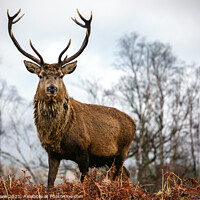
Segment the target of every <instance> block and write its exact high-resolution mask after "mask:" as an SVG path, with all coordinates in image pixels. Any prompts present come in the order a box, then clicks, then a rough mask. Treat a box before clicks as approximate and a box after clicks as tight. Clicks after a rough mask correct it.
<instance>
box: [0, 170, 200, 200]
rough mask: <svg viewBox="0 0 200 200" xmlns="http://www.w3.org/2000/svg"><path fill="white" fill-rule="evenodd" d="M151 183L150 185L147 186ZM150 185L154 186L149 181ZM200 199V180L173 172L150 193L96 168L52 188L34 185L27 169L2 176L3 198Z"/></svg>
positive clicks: (165, 175)
mask: <svg viewBox="0 0 200 200" xmlns="http://www.w3.org/2000/svg"><path fill="white" fill-rule="evenodd" d="M145 187H147V185H146V186H145ZM148 187H151V185H150V184H149V185H148ZM47 198H48V199H88V200H89V199H91V200H92V199H101V200H104V199H117V200H118V199H152V200H154V199H159V200H160V199H163V200H164V199H200V183H199V181H197V180H196V179H195V178H185V179H181V178H179V177H178V176H177V175H176V174H174V173H173V172H167V173H165V174H163V175H162V184H161V188H160V191H159V192H157V193H148V192H147V191H146V190H145V189H144V186H143V185H141V184H139V183H133V182H128V181H122V180H118V181H110V179H109V173H108V172H105V171H102V170H98V169H94V170H93V172H92V173H91V174H90V175H88V176H87V177H86V178H85V181H84V182H83V183H80V181H78V180H75V181H73V182H70V181H69V180H68V179H66V178H64V177H63V182H62V183H61V184H59V185H57V186H56V187H53V188H51V189H48V188H47V187H45V185H44V184H43V183H40V184H37V185H34V184H33V183H32V181H31V177H30V176H27V175H26V171H23V173H22V175H21V177H19V178H18V179H15V175H10V174H9V175H8V177H1V181H0V199H47Z"/></svg>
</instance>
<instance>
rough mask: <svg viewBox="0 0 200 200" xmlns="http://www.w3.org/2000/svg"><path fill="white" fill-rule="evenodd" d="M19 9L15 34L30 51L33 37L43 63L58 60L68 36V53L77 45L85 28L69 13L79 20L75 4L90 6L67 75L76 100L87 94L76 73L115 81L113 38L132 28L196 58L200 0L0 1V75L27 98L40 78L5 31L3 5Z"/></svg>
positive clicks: (179, 53)
mask: <svg viewBox="0 0 200 200" xmlns="http://www.w3.org/2000/svg"><path fill="white" fill-rule="evenodd" d="M19 8H21V10H22V11H21V14H23V13H25V16H24V17H23V18H22V19H21V20H20V21H19V22H18V23H17V24H15V25H14V26H13V32H14V35H15V37H16V38H17V40H18V42H19V43H20V45H21V46H22V47H23V48H24V49H25V50H26V51H27V52H29V53H31V54H34V53H33V52H32V50H31V48H30V46H29V39H31V40H32V43H33V44H34V46H35V47H36V49H37V50H38V51H39V52H40V53H41V54H42V56H43V58H44V61H45V62H47V63H55V62H57V59H58V56H59V54H60V52H61V51H62V50H63V49H64V48H65V46H66V45H67V43H68V40H69V39H70V38H71V39H72V43H71V46H70V49H69V51H68V53H67V54H68V55H69V56H70V55H72V54H73V53H74V52H76V51H77V50H78V49H79V47H80V45H81V44H82V41H83V39H84V36H85V30H84V29H83V28H81V27H79V26H77V25H76V24H75V23H74V22H73V21H72V20H71V17H76V18H77V19H78V20H79V17H78V14H77V12H76V9H77V8H78V9H79V11H80V12H81V14H82V15H83V16H84V17H85V18H89V17H90V12H91V11H92V13H93V20H92V31H91V38H90V41H89V44H88V46H87V48H86V49H85V51H84V52H83V53H82V55H81V56H80V57H79V58H78V59H77V60H78V67H77V69H76V70H75V72H74V73H73V74H70V75H69V76H66V77H65V83H66V87H67V89H68V92H69V94H70V95H71V96H73V97H74V98H76V99H77V100H81V101H85V99H86V98H84V95H86V94H85V93H83V92H82V91H81V90H80V89H78V88H77V87H75V86H74V83H78V82H79V78H80V77H81V78H84V77H96V78H101V82H102V83H103V84H104V85H105V86H106V85H109V84H110V83H111V82H114V81H116V79H117V77H118V75H119V72H116V71H114V69H113V67H112V64H113V63H114V62H115V59H116V57H115V53H116V51H117V40H118V39H119V38H120V37H122V36H123V35H125V34H128V33H131V32H133V31H134V32H137V33H138V34H140V35H141V36H144V37H146V38H147V40H148V41H155V40H156V41H157V40H159V41H160V42H163V43H167V44H170V45H171V46H172V48H173V52H174V54H175V55H177V56H178V58H179V59H180V60H183V61H186V62H187V63H189V64H191V63H197V64H199V63H200V55H199V54H200V22H199V21H200V1H199V0H121V1H120V0H101V1H94V0H93V1H92V0H84V1H83V0H82V1H81V0H71V1H69V0H0V59H1V65H0V66H1V73H0V79H4V80H6V81H7V82H8V84H11V85H15V86H16V87H17V90H18V91H19V93H20V95H22V96H23V97H25V98H26V99H28V100H32V99H33V96H34V93H35V90H36V86H37V82H38V78H37V77H36V76H35V75H33V74H30V73H29V72H28V71H26V68H25V66H24V64H23V60H24V59H26V58H25V57H24V56H23V55H22V54H21V53H19V52H18V50H17V49H16V48H15V46H14V45H13V43H12V41H11V39H10V38H9V36H8V31H7V23H8V22H7V14H6V12H7V9H9V12H10V15H13V14H14V13H16V12H17V11H18V10H19ZM80 21H81V20H80ZM26 60H28V59H26Z"/></svg>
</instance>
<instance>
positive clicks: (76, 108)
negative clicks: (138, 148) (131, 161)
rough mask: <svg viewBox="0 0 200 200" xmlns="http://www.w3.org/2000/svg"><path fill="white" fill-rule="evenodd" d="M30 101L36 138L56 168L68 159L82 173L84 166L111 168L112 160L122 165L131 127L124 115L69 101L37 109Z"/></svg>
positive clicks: (130, 135)
mask: <svg viewBox="0 0 200 200" xmlns="http://www.w3.org/2000/svg"><path fill="white" fill-rule="evenodd" d="M34 102H35V124H36V127H37V132H38V136H39V138H40V141H41V143H42V146H43V147H44V148H45V149H46V151H47V152H48V155H49V157H52V159H54V160H57V161H56V162H57V165H58V166H59V163H60V160H62V159H68V160H72V161H74V162H76V163H77V164H78V165H79V168H80V170H81V171H82V173H83V174H85V173H86V172H87V171H88V167H94V166H96V167H100V166H104V165H108V166H109V167H111V165H112V163H113V161H114V159H117V160H119V161H118V162H120V161H121V162H123V161H124V159H125V158H126V156H127V153H128V150H129V146H130V144H131V141H132V139H133V136H134V133H135V124H134V121H133V120H132V119H131V118H130V117H129V116H128V115H126V114H125V113H123V112H120V111H118V110H116V109H114V108H110V107H105V106H98V105H91V104H83V103H80V102H78V101H76V100H74V99H70V98H68V100H67V101H66V102H63V104H60V103H58V104H59V106H58V105H54V104H56V103H52V102H50V104H49V105H45V106H44V104H43V105H42V104H41V105H42V107H41V105H40V106H39V105H38V103H36V102H37V101H36V100H34ZM66 105H67V106H66ZM53 107H55V109H52V108H53ZM58 107H59V108H58ZM38 110H39V112H38ZM52 110H54V111H53V112H52ZM40 113H45V115H40ZM60 121H62V123H60ZM57 165H56V166H55V170H57V169H58V166H57ZM52 173H53V172H51V175H52ZM56 173H57V171H56ZM51 184H52V183H51V182H49V185H51Z"/></svg>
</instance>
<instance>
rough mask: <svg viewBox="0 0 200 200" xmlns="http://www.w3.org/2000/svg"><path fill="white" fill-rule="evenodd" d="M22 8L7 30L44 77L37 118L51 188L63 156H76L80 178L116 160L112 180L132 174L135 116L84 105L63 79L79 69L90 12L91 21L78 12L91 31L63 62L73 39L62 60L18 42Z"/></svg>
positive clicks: (30, 67) (36, 102)
mask: <svg viewBox="0 0 200 200" xmlns="http://www.w3.org/2000/svg"><path fill="white" fill-rule="evenodd" d="M19 12H20V11H19ZM19 12H18V13H16V14H15V15H14V16H13V17H10V16H9V14H8V18H9V24H8V30H9V34H10V37H11V39H12V40H13V42H14V44H15V46H16V47H17V48H18V50H19V51H20V52H21V53H22V54H24V55H25V56H27V57H28V58H30V59H32V60H33V61H34V62H36V63H38V64H39V65H36V64H34V63H32V62H29V61H24V63H25V66H26V68H27V70H28V71H29V72H31V73H35V74H36V75H38V77H39V78H40V81H39V84H38V88H37V91H36V94H35V97H34V119H35V125H36V128H37V133H38V137H39V139H40V141H41V144H42V146H43V147H44V148H45V150H46V151H47V153H48V158H49V175H48V186H52V185H54V182H55V178H56V175H57V171H58V168H59V164H60V161H61V160H62V159H68V160H72V161H75V162H76V163H77V164H78V166H79V169H80V172H81V173H82V177H81V180H82V181H83V179H84V176H85V175H86V174H87V172H88V168H89V167H93V166H96V167H100V166H104V165H107V166H109V167H111V165H112V164H114V166H115V172H114V174H113V178H116V177H117V176H118V175H120V174H121V173H122V172H123V175H124V176H129V172H128V170H127V169H126V168H125V167H123V164H124V161H125V159H126V156H127V153H128V150H129V147H130V144H131V142H132V139H133V136H134V134H135V122H134V120H133V119H132V118H131V117H129V116H128V115H127V114H125V113H123V112H121V111H119V110H117V109H115V108H111V107H105V106H99V105H92V104H84V103H80V102H78V101H76V100H74V99H71V98H70V97H69V95H68V93H67V90H66V88H65V85H64V82H63V80H62V78H63V77H64V75H66V74H70V73H72V72H73V71H74V70H75V68H76V65H77V62H76V61H75V62H71V63H69V62H70V61H72V60H73V59H75V58H76V57H78V56H79V55H80V54H81V53H82V51H83V50H84V48H85V47H86V45H87V43H88V38H89V34H90V23H91V20H92V16H91V18H90V20H86V19H84V18H83V17H82V16H81V15H80V13H79V16H80V17H81V19H82V20H83V21H84V22H85V25H83V24H80V23H79V22H77V21H76V19H74V21H75V22H76V23H77V24H78V25H80V26H82V27H84V28H86V29H87V32H86V36H85V39H84V42H83V44H82V46H81V48H80V49H79V51H78V52H77V53H76V54H74V55H73V56H71V57H69V58H67V57H66V58H65V59H64V60H62V59H61V58H62V55H63V54H64V53H65V51H66V50H67V49H68V48H69V45H70V41H69V43H68V45H67V47H66V48H65V49H64V50H63V51H62V52H61V54H60V56H59V59H58V63H56V64H47V63H44V61H43V58H42V56H41V55H40V54H39V53H38V52H37V51H36V49H35V48H34V47H33V45H32V43H31V42H30V45H31V48H32V49H33V50H34V52H35V53H36V54H37V55H38V57H39V58H40V60H39V59H37V58H35V57H34V56H31V55H30V54H28V53H26V52H25V51H24V50H23V49H22V48H21V47H20V46H19V43H18V42H17V41H16V39H15V37H14V35H13V32H12V24H14V23H16V22H17V21H19V19H21V17H20V18H19V19H18V20H15V21H13V20H14V19H15V18H16V16H17V15H18V14H19ZM122 169H123V170H122Z"/></svg>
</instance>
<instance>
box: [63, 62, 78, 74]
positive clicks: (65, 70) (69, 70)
mask: <svg viewBox="0 0 200 200" xmlns="http://www.w3.org/2000/svg"><path fill="white" fill-rule="evenodd" d="M76 66H77V61H75V62H72V63H69V64H66V65H64V66H63V67H62V73H63V75H65V74H71V73H72V72H73V71H74V70H75V69H76Z"/></svg>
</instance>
